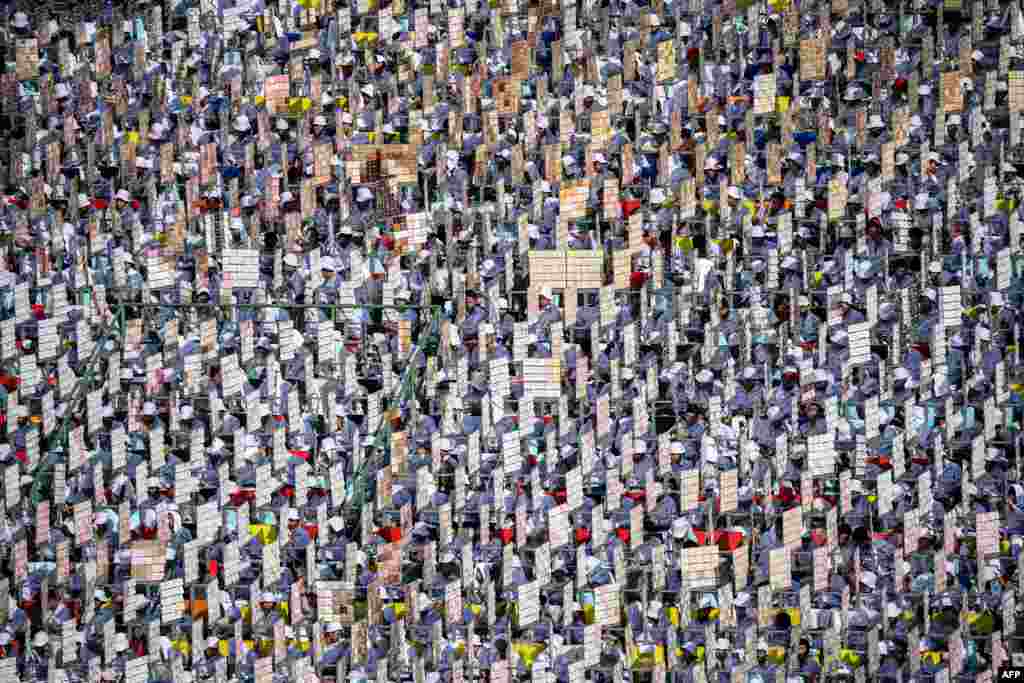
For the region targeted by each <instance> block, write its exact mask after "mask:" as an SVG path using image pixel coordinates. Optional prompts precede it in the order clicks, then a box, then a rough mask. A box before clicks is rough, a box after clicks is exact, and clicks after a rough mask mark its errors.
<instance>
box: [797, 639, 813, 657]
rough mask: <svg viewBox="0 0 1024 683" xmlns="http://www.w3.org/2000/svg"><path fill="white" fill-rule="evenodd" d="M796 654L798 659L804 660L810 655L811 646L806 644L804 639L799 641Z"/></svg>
mask: <svg viewBox="0 0 1024 683" xmlns="http://www.w3.org/2000/svg"><path fill="white" fill-rule="evenodd" d="M797 654H798V655H799V656H800V659H805V658H806V657H807V656H808V655H810V654H811V644H810V643H809V642H808V640H807V639H806V638H801V639H800V645H799V647H798V649H797Z"/></svg>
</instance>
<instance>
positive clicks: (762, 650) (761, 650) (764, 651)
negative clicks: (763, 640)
mask: <svg viewBox="0 0 1024 683" xmlns="http://www.w3.org/2000/svg"><path fill="white" fill-rule="evenodd" d="M767 661H768V648H767V646H765V645H758V646H757V663H758V664H761V665H763V664H765V662H767Z"/></svg>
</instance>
